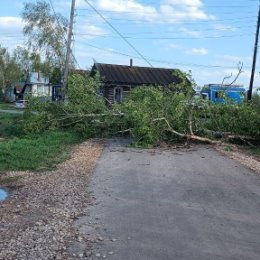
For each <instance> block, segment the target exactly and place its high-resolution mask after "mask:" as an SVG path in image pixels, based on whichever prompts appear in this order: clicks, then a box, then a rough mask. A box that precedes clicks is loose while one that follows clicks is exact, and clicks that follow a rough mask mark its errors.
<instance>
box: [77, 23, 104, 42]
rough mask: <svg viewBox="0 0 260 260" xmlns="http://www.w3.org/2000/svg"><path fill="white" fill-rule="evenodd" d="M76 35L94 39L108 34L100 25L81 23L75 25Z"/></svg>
mask: <svg viewBox="0 0 260 260" xmlns="http://www.w3.org/2000/svg"><path fill="white" fill-rule="evenodd" d="M76 35H78V36H80V37H81V38H84V39H94V38H98V37H102V36H105V35H108V33H107V32H106V31H105V30H104V29H103V28H101V27H98V26H96V25H93V24H85V23H83V24H81V25H79V26H78V27H77V31H76Z"/></svg>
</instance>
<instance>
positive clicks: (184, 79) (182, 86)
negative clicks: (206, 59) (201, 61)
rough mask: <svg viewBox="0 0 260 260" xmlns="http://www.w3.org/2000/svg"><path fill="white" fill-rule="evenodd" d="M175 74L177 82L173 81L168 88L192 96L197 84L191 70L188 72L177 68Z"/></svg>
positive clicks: (176, 92) (175, 92)
mask: <svg viewBox="0 0 260 260" xmlns="http://www.w3.org/2000/svg"><path fill="white" fill-rule="evenodd" d="M173 76H174V77H175V78H176V82H177V83H172V84H170V85H169V86H168V90H170V91H171V92H173V93H174V94H179V93H182V94H185V95H187V96H190V97H191V96H192V95H193V94H194V89H195V88H197V84H196V83H195V81H194V79H193V78H192V75H191V71H189V72H188V73H186V72H183V71H180V70H175V71H174V72H173Z"/></svg>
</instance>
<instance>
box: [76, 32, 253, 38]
mask: <svg viewBox="0 0 260 260" xmlns="http://www.w3.org/2000/svg"><path fill="white" fill-rule="evenodd" d="M75 35H81V36H90V37H102V38H114V39H119V38H120V37H117V36H115V35H101V34H91V33H76V34H75ZM251 35H253V33H248V34H233V35H217V36H194V37H131V36H124V38H125V39H132V40H201V39H220V38H236V37H244V36H251Z"/></svg>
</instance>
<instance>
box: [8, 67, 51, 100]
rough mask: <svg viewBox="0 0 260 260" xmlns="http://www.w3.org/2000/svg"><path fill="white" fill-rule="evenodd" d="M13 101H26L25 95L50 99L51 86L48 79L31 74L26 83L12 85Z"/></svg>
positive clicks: (34, 73) (40, 75)
mask: <svg viewBox="0 0 260 260" xmlns="http://www.w3.org/2000/svg"><path fill="white" fill-rule="evenodd" d="M12 87H13V93H14V95H15V100H21V99H26V96H27V95H32V96H34V97H44V98H47V99H51V96H52V86H51V84H50V82H49V78H48V77H45V76H43V75H42V74H41V73H38V72H31V73H30V74H29V75H28V77H27V79H26V81H24V82H17V83H15V84H13V86H12Z"/></svg>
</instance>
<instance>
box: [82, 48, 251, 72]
mask: <svg viewBox="0 0 260 260" xmlns="http://www.w3.org/2000/svg"><path fill="white" fill-rule="evenodd" d="M84 44H85V45H87V46H89V47H92V48H95V49H98V50H102V51H106V52H110V53H114V54H117V55H121V56H125V57H130V58H135V59H141V58H140V57H139V56H135V55H132V54H128V53H124V52H120V51H115V50H111V49H107V48H103V47H99V46H95V45H92V44H89V43H84ZM146 59H148V60H149V61H151V62H158V63H162V64H168V65H178V66H186V67H198V68H210V69H216V68H220V69H235V66H220V65H211V64H196V63H182V62H172V61H165V60H158V59H154V58H150V57H146ZM244 68H250V66H244Z"/></svg>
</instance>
